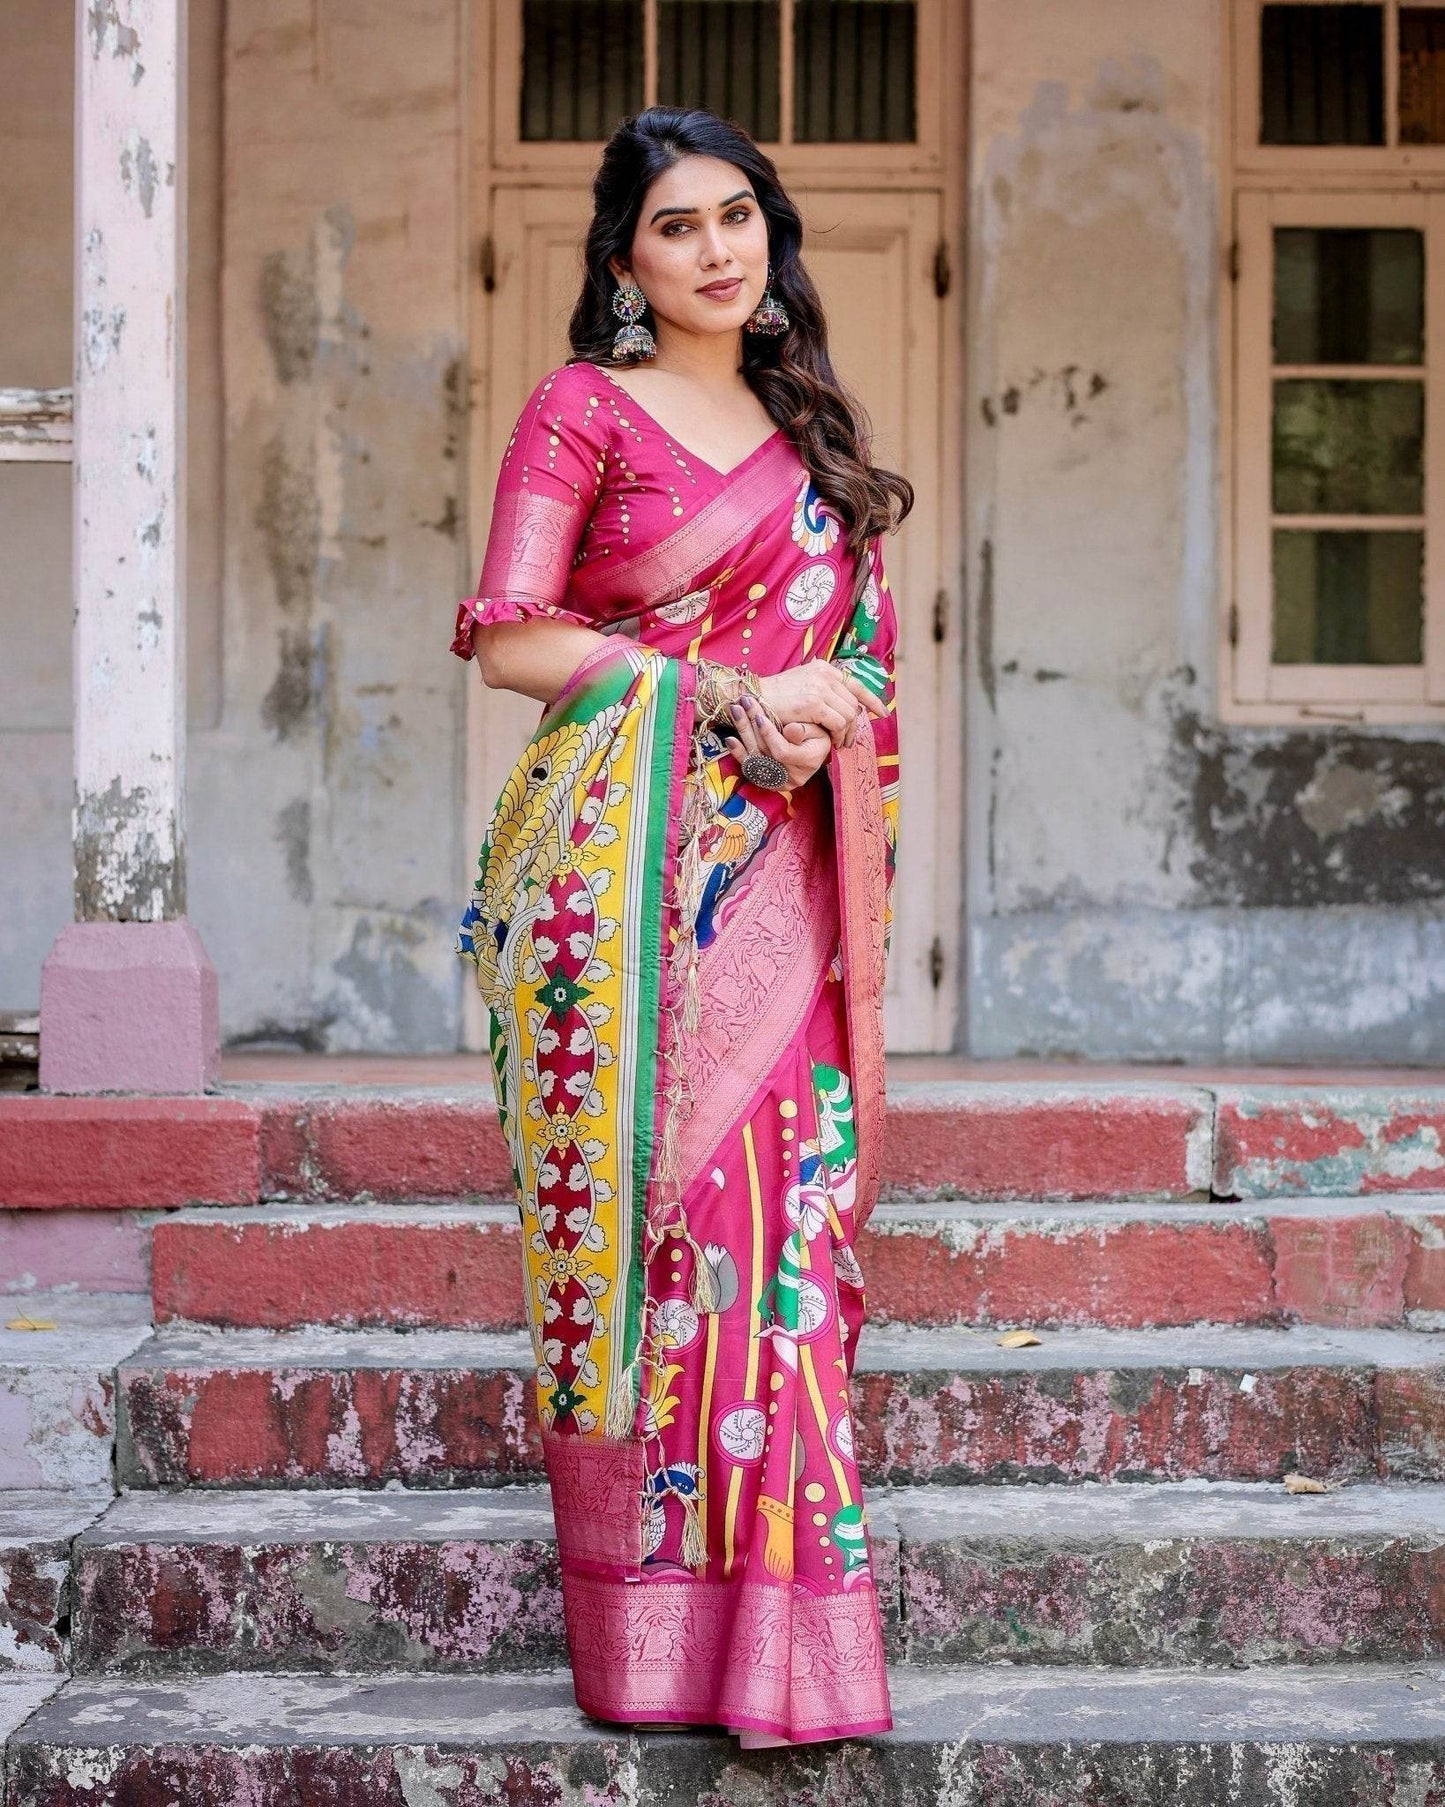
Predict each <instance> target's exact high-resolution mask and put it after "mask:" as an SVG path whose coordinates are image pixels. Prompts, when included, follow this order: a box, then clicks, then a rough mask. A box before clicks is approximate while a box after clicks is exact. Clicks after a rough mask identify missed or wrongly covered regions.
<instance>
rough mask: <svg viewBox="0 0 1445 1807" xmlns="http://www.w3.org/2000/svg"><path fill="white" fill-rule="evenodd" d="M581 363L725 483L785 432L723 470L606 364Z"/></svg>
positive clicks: (771, 435)
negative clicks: (680, 435) (682, 437)
mask: <svg viewBox="0 0 1445 1807" xmlns="http://www.w3.org/2000/svg"><path fill="white" fill-rule="evenodd" d="M581 361H582V362H583V363H585V364H586V365H587V368H588V369H589V370H595V371H597V372H598V373H599V374H600V375H602V376H605V377H606V378H607V380H608V382H609V383H611V385H612V387H613V388H614V389H615V390H616V391H617V393H618V394H619V395H623V396H625V397H626V398H627V400H628V402H629V403H630V404H631V406H632V407H634V408H635V409H636V410H637V412H638V413H639V414H640V415H641V416H642V417H643V419H644V420H645V421H646V422H647V423H648V425H649V426H653V427H656V428H657V430H658V432H659V433H661V435H662V437H663V438H664V440H668V441H670V442H671V443H672V444H673V445H675V446H676V447H677V449H678V450H679V451H680V452H685V453H686V454H687V456H688V457H689V458H691V459H692V461H693V463H694V464H700V465H701V466H702V468H703V469H704V470H705V471H710V472H711V473H712V475H713V476H714V477H719V478H721V479H723V480H724V481H726V480H727V479H728V478H729V477H735V476H736V475H737V474H738V472H739V471H740V470H741V469H742V468H743V466H744V465H745V464H751V463H752V461H753V459H754V458H756V457H757V456H758V454H759V453H760V452H763V451H766V449H767V448H768V447H769V446H770V445H771V444H772V443H773V441H774V440H775V439H777V438H778V437H779V435H780V434H781V433H782V431H783V429H782V428H781V427H774V428H773V430H772V432H771V433H769V434H768V436H767V438H766V439H762V440H759V442H758V443H757V445H755V446H754V447H753V449H752V451H750V452H749V453H747V454H746V456H744V457H742V458H739V460H738V461H737V463H736V464H734V465H730V466H729V467H728V469H727V470H723V469H722V468H721V467H720V466H719V465H716V464H711V463H709V461H708V460H707V459H706V458H704V457H703V456H702V454H701V453H700V452H695V451H693V449H692V447H691V446H688V445H684V444H683V442H682V440H680V439H679V438H678V436H677V434H676V433H672V432H669V431H668V429H667V428H666V427H665V426H663V424H662V422H661V421H660V420H659V419H658V418H657V416H656V415H655V414H653V413H652V412H651V411H650V410H649V409H647V408H644V407H643V405H642V403H641V402H640V401H638V399H637V397H636V396H635V395H634V394H633V393H632V391H631V390H630V389H628V388H626V387H625V386H624V385H623V384H622V383H619V382H618V380H617V378H616V377H615V376H613V374H612V372H611V371H610V370H609V369H608V368H607V366H606V365H605V364H594V363H593V362H592V360H591V359H590V358H585V359H583V360H581Z"/></svg>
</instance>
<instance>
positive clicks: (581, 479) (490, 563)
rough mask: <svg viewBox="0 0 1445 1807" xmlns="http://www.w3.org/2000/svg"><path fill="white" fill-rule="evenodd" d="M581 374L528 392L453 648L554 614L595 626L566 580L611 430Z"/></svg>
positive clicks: (551, 379) (470, 647)
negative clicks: (486, 632)
mask: <svg viewBox="0 0 1445 1807" xmlns="http://www.w3.org/2000/svg"><path fill="white" fill-rule="evenodd" d="M592 386H593V385H592V384H591V383H590V382H589V380H588V378H587V377H586V375H585V373H583V372H582V371H580V370H578V369H576V368H575V367H573V366H570V365H563V366H561V367H560V368H559V369H557V370H554V371H552V372H551V373H550V374H549V375H547V376H545V377H544V378H543V379H542V381H541V382H540V383H538V384H537V386H536V388H535V389H534V390H533V391H532V393H531V395H530V396H529V397H528V399H527V403H526V406H525V407H524V408H523V409H522V412H521V415H520V416H519V418H518V420H517V424H516V427H515V428H514V429H513V432H512V437H511V439H510V440H509V441H508V444H507V450H506V453H505V455H504V457H503V459H502V468H501V470H500V471H499V472H498V474H497V489H496V495H495V498H494V501H493V505H492V523H491V527H490V529H489V531H488V534H487V546H486V553H485V556H484V558H483V561H482V574H481V577H480V579H479V580H478V583H477V588H476V594H475V595H473V596H468V597H466V598H465V599H464V600H463V601H462V602H461V603H460V604H459V605H458V607H457V620H456V633H455V636H454V638H453V640H452V647H451V650H452V651H453V652H454V653H456V655H457V656H458V658H462V659H470V658H472V657H473V656H474V655H475V652H476V640H475V635H476V630H477V629H478V628H479V627H486V626H489V625H490V624H491V623H492V622H496V621H528V620H531V619H532V618H533V617H535V616H538V615H550V616H551V617H552V618H553V619H554V620H557V621H573V622H576V623H577V624H578V625H579V626H581V627H595V626H596V625H597V624H596V622H594V621H590V620H589V619H588V618H587V617H586V616H585V615H580V614H578V613H577V612H576V611H575V610H572V609H569V608H567V607H566V606H565V598H566V594H567V585H568V579H569V577H570V575H571V571H572V565H573V561H574V560H575V558H576V556H577V551H578V547H579V546H580V545H581V542H582V535H583V531H584V529H585V528H586V526H587V522H588V519H589V518H590V516H591V513H592V510H593V508H594V506H595V505H596V502H597V498H598V494H599V492H600V489H601V483H602V471H603V469H604V466H605V462H606V451H607V432H606V427H605V424H604V422H603V421H602V419H601V418H599V416H598V411H597V409H596V408H595V407H594V406H593V405H592V401H591V399H590V397H589V391H590V389H591V388H592Z"/></svg>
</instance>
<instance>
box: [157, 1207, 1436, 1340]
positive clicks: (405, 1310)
mask: <svg viewBox="0 0 1445 1807" xmlns="http://www.w3.org/2000/svg"><path fill="white" fill-rule="evenodd" d="M152 1236H153V1243H152V1247H153V1283H154V1302H155V1315H156V1321H157V1322H158V1323H162V1322H168V1321H180V1322H189V1323H197V1324H216V1325H221V1326H225V1327H236V1328H258V1329H274V1330H285V1329H291V1328H295V1327H299V1326H302V1325H307V1324H316V1325H329V1326H331V1327H333V1328H336V1329H361V1328H393V1329H404V1328H405V1329H433V1330H449V1329H455V1330H510V1329H517V1328H520V1327H521V1324H522V1280H521V1260H522V1248H521V1233H520V1230H519V1227H518V1222H517V1212H516V1207H515V1206H514V1205H513V1204H512V1203H511V1201H510V1200H508V1201H506V1202H499V1201H492V1202H482V1203H478V1204H475V1205H468V1204H431V1205H418V1204H405V1203H400V1202H392V1203H375V1204H333V1205H311V1206H294V1205H292V1206H279V1205H271V1206H251V1207H248V1208H244V1209H240V1210H227V1209H201V1210H191V1211H181V1212H176V1213H174V1214H173V1215H171V1216H169V1217H165V1218H161V1219H160V1220H159V1221H157V1222H156V1224H155V1226H154V1230H153V1232H152ZM858 1253H859V1259H860V1261H861V1263H862V1266H863V1272H864V1275H865V1277H866V1279H867V1282H868V1314H869V1318H870V1320H871V1321H872V1322H874V1323H880V1324H883V1323H913V1324H923V1325H948V1324H980V1325H981V1324H1028V1325H1032V1326H1035V1327H1038V1326H1061V1325H1078V1326H1087V1325H1098V1326H1100V1327H1101V1328H1110V1329H1128V1328H1148V1327H1150V1326H1166V1325H1175V1324H1192V1323H1202V1322H1212V1323H1221V1324H1259V1325H1274V1324H1286V1323H1309V1324H1333V1325H1341V1326H1345V1327H1365V1326H1368V1325H1378V1326H1391V1325H1402V1326H1403V1325H1410V1326H1412V1327H1416V1328H1421V1329H1433V1328H1440V1327H1442V1326H1445V1194H1433V1195H1430V1196H1427V1197H1420V1198H1418V1199H1411V1200H1409V1201H1408V1202H1407V1201H1403V1200H1398V1199H1396V1200H1391V1199H1379V1198H1353V1199H1351V1198H1338V1199H1337V1198H1318V1199H1298V1200H1289V1201H1283V1202H1273V1203H1269V1204H1220V1205H1205V1204H1187V1203H1164V1204H1160V1203H1154V1204H1150V1203H1144V1202H1133V1203H1119V1204H1092V1205H1090V1204H1073V1205H1058V1204H1041V1203H1038V1202H1036V1201H1033V1202H1020V1203H1009V1204H998V1203H994V1204H981V1203H973V1202H964V1201H962V1200H940V1201H937V1202H934V1203H903V1202H898V1201H892V1202H889V1201H885V1202H884V1203H882V1204H880V1205H879V1206H878V1208H877V1210H876V1211H875V1212H874V1214H873V1217H872V1219H871V1221H870V1223H869V1225H868V1227H867V1229H866V1230H865V1231H864V1234H863V1236H862V1237H861V1239H860V1243H859V1251H858Z"/></svg>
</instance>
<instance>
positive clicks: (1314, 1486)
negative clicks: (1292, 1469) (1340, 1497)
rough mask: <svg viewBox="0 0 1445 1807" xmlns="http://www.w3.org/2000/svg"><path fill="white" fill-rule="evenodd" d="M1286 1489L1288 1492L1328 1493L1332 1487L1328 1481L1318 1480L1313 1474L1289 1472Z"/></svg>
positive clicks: (1286, 1478) (1285, 1482) (1285, 1483)
mask: <svg viewBox="0 0 1445 1807" xmlns="http://www.w3.org/2000/svg"><path fill="white" fill-rule="evenodd" d="M1284 1490H1285V1492H1286V1493H1328V1492H1329V1490H1330V1489H1329V1483H1328V1482H1327V1481H1317V1480H1315V1479H1314V1477H1313V1476H1312V1475H1307V1474H1287V1475H1286V1476H1285V1477H1284Z"/></svg>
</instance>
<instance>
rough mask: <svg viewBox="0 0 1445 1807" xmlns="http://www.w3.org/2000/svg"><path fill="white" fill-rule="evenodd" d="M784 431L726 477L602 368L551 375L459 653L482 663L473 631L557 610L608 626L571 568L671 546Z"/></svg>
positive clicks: (511, 477)
mask: <svg viewBox="0 0 1445 1807" xmlns="http://www.w3.org/2000/svg"><path fill="white" fill-rule="evenodd" d="M782 434H783V429H782V428H781V427H779V428H777V429H776V430H775V431H774V432H773V433H771V434H769V435H768V437H767V438H766V439H765V440H763V441H762V442H761V444H759V445H757V446H755V447H754V449H753V450H752V451H751V452H749V453H748V455H747V456H746V457H745V458H743V459H742V460H740V461H739V463H737V464H735V465H734V466H733V467H732V469H731V470H729V471H725V472H724V471H719V470H717V469H716V468H715V467H714V466H712V465H710V464H707V463H705V462H704V461H703V460H702V459H701V458H698V457H696V456H695V455H694V454H692V453H690V452H689V451H688V450H687V449H686V447H684V446H682V445H681V444H679V443H678V441H677V440H675V439H673V438H672V437H671V436H670V435H669V434H668V433H666V432H665V431H664V430H663V428H662V427H661V425H660V424H659V423H658V422H657V421H656V420H654V419H653V418H652V416H651V415H650V414H648V412H647V411H646V409H644V408H643V407H642V406H641V405H640V404H639V403H638V402H636V401H634V400H633V398H632V397H631V396H630V395H629V394H628V393H627V391H626V390H625V389H624V388H623V387H622V385H621V384H620V383H618V382H617V381H616V380H615V379H614V378H613V377H612V376H611V375H610V374H609V373H608V372H607V371H606V370H604V369H603V368H602V367H601V366H600V365H596V364H589V363H577V364H563V365H560V366H559V367H558V368H557V369H555V370H552V371H549V372H548V374H547V375H546V376H544V377H543V378H542V380H541V381H540V382H539V383H538V384H537V386H536V388H535V389H533V391H532V393H531V395H530V396H529V397H528V398H527V402H526V405H525V406H524V407H523V409H522V412H521V414H520V416H519V417H518V420H517V424H516V426H515V427H514V428H513V430H512V436H511V438H510V439H509V440H508V442H507V449H506V452H505V453H504V455H503V458H502V463H501V468H500V470H499V472H498V475H497V491H496V503H495V505H494V507H493V510H492V522H491V528H490V531H489V533H488V536H487V548H486V553H485V555H484V557H483V561H482V574H481V579H480V581H479V583H478V585H477V591H476V594H475V595H474V596H470V597H467V598H466V599H465V600H464V601H463V602H462V603H461V604H460V605H459V607H458V609H457V624H456V637H455V639H454V640H453V642H452V651H453V652H455V653H456V654H457V655H458V656H459V657H460V658H463V659H470V658H471V657H473V655H474V653H475V650H476V649H475V643H474V639H473V634H474V630H475V629H476V628H477V627H485V626H487V625H489V624H490V623H491V622H494V621H525V620H527V619H528V618H529V617H531V616H535V615H551V616H555V617H556V618H557V619H559V620H562V621H574V622H577V623H579V624H580V625H582V626H584V627H593V628H599V627H605V626H606V622H605V621H604V620H599V619H598V617H597V615H596V614H594V613H581V612H579V611H578V610H576V609H573V608H569V607H568V606H567V602H566V600H565V598H566V592H567V585H568V580H569V578H570V577H571V574H572V573H573V571H577V570H581V569H582V568H583V567H584V566H588V565H591V564H592V563H593V562H594V561H597V560H602V559H614V558H615V559H622V558H626V557H628V556H629V555H631V554H632V553H635V552H638V551H640V550H643V549H645V548H646V547H648V546H650V545H654V544H656V543H657V542H658V541H659V540H662V539H665V538H666V537H667V535H668V534H669V533H671V532H672V531H673V530H674V529H675V528H677V527H679V526H681V525H682V524H683V523H684V522H686V521H687V520H688V519H689V518H691V517H692V516H693V515H695V514H696V513H697V512H698V510H699V509H701V508H702V507H703V506H704V505H705V504H706V503H708V502H710V501H711V500H712V499H713V497H714V496H716V495H717V494H718V492H719V491H720V490H723V489H726V488H727V487H728V485H729V484H731V483H733V482H734V481H736V480H737V478H738V477H739V476H741V475H742V473H743V472H745V471H746V470H747V469H748V468H749V467H750V466H751V465H752V464H753V463H754V462H755V461H756V460H757V459H759V458H761V457H762V456H763V454H764V453H765V452H766V451H767V450H768V449H769V447H771V446H772V445H773V444H774V442H775V441H776V440H777V439H778V438H779V436H780V435H782ZM799 472H800V475H801V474H803V467H802V465H801V463H800V465H799Z"/></svg>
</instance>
